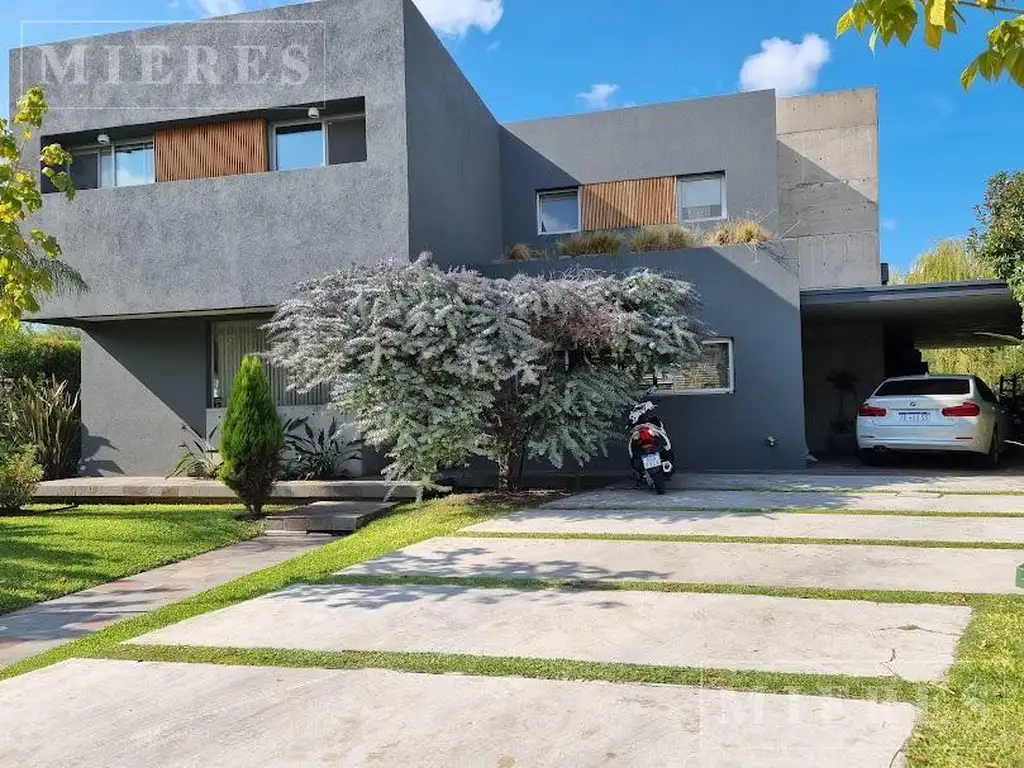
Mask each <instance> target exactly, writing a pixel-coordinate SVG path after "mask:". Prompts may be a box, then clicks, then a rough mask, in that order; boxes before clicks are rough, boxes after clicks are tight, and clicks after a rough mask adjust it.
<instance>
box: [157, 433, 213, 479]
mask: <svg viewBox="0 0 1024 768" xmlns="http://www.w3.org/2000/svg"><path fill="white" fill-rule="evenodd" d="M181 431H182V432H183V433H184V435H185V436H184V437H183V438H182V441H181V445H180V446H179V447H180V448H181V458H180V459H179V460H178V463H177V465H176V466H175V467H174V470H173V471H172V472H171V474H170V475H168V477H194V478H197V479H199V480H216V479H217V478H218V477H220V467H221V464H223V463H224V462H222V461H221V460H220V454H219V453H218V452H217V447H216V445H214V443H213V436H214V435H216V434H217V427H214V428H213V431H212V432H211V433H210V439H209V440H207V439H205V438H202V437H200V436H199V435H198V434H197V433H196V431H195V430H194V429H192V427H190V426H189V425H188V424H182V425H181Z"/></svg>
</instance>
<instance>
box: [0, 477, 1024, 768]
mask: <svg viewBox="0 0 1024 768" xmlns="http://www.w3.org/2000/svg"><path fill="white" fill-rule="evenodd" d="M683 480H684V483H683V484H684V486H685V490H680V491H673V492H670V493H669V494H667V495H666V496H663V497H657V496H654V495H653V494H649V493H645V492H635V491H629V490H626V491H623V490H605V491H599V492H594V493H587V494H581V495H578V496H573V497H569V498H566V499H562V500H560V501H558V502H556V503H553V504H550V505H547V506H545V507H542V508H538V509H526V510H522V511H520V512H517V513H516V514H513V515H510V516H509V517H507V518H504V519H500V520H493V521H490V522H487V523H483V524H480V525H477V526H475V527H474V528H472V529H470V530H465V531H462V532H460V534H459V535H456V536H450V537H446V538H440V539H433V540H430V541H427V542H423V543H420V544H417V545H415V546H410V547H407V548H405V549H402V550H399V551H397V552H394V553H391V554H389V555H386V556H384V557H381V558H379V559H377V560H374V561H371V562H368V563H364V564H362V565H360V566H357V567H354V568H351V569H348V570H346V571H343V572H341V573H339V574H338V578H337V579H336V581H337V582H338V583H329V584H316V585H312V584H310V585H302V584H298V585H293V586H292V587H289V588H287V589H284V590H281V591H279V592H276V593H273V594H270V595H266V596H263V597H260V598H257V599H255V600H251V601H248V602H245V603H241V604H238V605H235V606H232V607H229V608H226V609H224V610H220V611H216V612H213V613H208V614H204V615H201V616H198V617H195V618H193V619H190V620H187V621H184V622H181V623H179V624H176V625H172V626H170V627H167V628H165V629H162V630H159V631H157V632H154V633H151V634H149V635H145V636H143V637H140V638H136V639H135V640H134V641H132V644H133V645H134V646H136V647H140V648H142V647H152V646H154V645H160V646H202V647H205V648H211V647H212V648H218V647H220V648H226V649H227V648H236V649H237V648H240V649H246V648H255V649H258V648H280V649H291V650H292V651H301V652H309V653H310V654H313V653H324V652H326V653H332V652H349V653H360V654H364V656H363V657H362V658H371V657H373V655H374V654H378V655H379V659H378V660H377V661H376V662H373V661H368V662H367V663H368V664H369V665H370V666H382V667H387V666H388V665H389V664H390V663H392V662H389V661H388V659H391V660H394V659H396V658H399V657H401V655H402V654H426V655H428V656H423V657H421V658H433V657H435V656H434V655H436V658H445V657H444V656H441V655H445V654H448V655H454V657H458V658H461V659H469V660H471V661H473V663H474V664H477V665H478V666H477V668H478V671H479V673H480V674H479V676H467V675H456V674H412V673H408V672H400V671H394V670H389V669H364V670H348V671H344V670H326V669H315V668H312V669H289V668H278V667H266V666H213V665H205V664H177V663H174V664H168V663H157V662H144V663H136V662H124V661H111V660H74V661H70V662H65V663H63V664H59V665H57V666H55V667H51V668H48V669H45V670H42V671H39V672H35V673H32V674H29V675H25V676H22V677H19V678H15V679H13V680H10V681H8V682H5V683H3V684H0V721H2V722H3V723H4V728H3V735H2V737H0V765H3V766H6V765H12V766H13V765H28V764H31V765H33V766H57V765H68V766H71V765H105V766H135V765H139V764H146V765H148V766H151V767H152V768H165V767H167V766H184V765H218V766H236V765H237V766H328V765H353V766H363V765H374V766H396V767H397V766H409V765H416V766H498V767H499V768H514V767H517V766H565V765H578V766H598V765H601V766H604V765H612V766H614V765H619V766H634V765H643V766H700V767H701V768H704V767H706V766H745V767H750V768H769V767H771V768H776V767H777V768H782V767H783V766H786V767H789V766H794V765H843V766H845V767H847V768H859V767H861V766H863V767H864V768H868V767H870V768H889V766H893V765H900V764H901V761H902V758H901V753H900V748H901V745H902V744H903V742H904V741H905V740H906V739H907V738H908V736H909V735H910V733H911V730H912V728H913V725H914V722H915V720H916V719H917V717H918V716H919V712H918V711H917V709H916V708H915V706H913V705H912V704H909V703H898V702H889V703H876V702H874V701H868V700H861V699H858V698H835V697H829V696H793V695H782V694H765V693H757V692H752V691H750V690H743V689H744V688H747V689H749V688H750V687H751V686H752V685H753V686H754V687H756V686H757V685H759V684H761V683H759V682H758V681H759V680H762V682H763V679H762V678H758V677H757V676H758V675H763V674H789V675H797V676H806V675H819V674H825V675H839V676H843V677H837V678H835V680H840V681H841V680H848V681H850V683H851V684H853V683H856V682H857V681H859V680H864V679H865V678H868V679H870V680H873V681H876V682H875V684H879V683H878V682H877V681H880V680H881V681H885V680H891V681H893V682H894V683H895V682H898V681H940V680H942V679H943V677H944V675H945V674H946V672H947V670H948V669H949V667H950V665H951V664H952V663H953V659H954V653H955V649H956V645H957V642H958V641H959V638H960V636H961V634H962V633H963V631H964V628H965V627H966V625H967V622H968V621H969V620H970V613H971V612H970V609H969V608H967V607H963V606H959V605H934V604H916V603H915V602H914V600H913V596H911V597H910V598H909V601H908V600H907V599H903V600H902V601H898V602H891V601H887V602H872V601H871V600H870V599H867V598H869V597H870V596H871V595H872V594H876V593H874V592H873V593H870V594H869V593H865V598H863V599H860V598H858V595H857V593H856V592H855V591H854V592H850V593H844V594H840V593H823V594H822V596H820V597H815V598H813V599H807V598H808V596H807V595H804V596H801V597H796V596H793V597H790V596H787V595H786V594H785V593H780V594H774V593H769V592H768V590H772V589H779V588H783V589H785V588H794V589H804V590H807V589H812V588H818V587H828V588H832V589H842V590H883V591H894V590H909V591H924V590H927V591H938V592H968V593H970V592H974V593H985V594H987V593H1008V592H1012V591H1014V589H1015V587H1014V584H1013V580H1014V575H1015V573H1014V570H1015V565H1016V563H1018V562H1021V561H1022V560H1024V545H1022V546H1015V545H1017V544H1018V543H1020V542H1024V497H1018V496H1012V495H993V494H992V491H995V490H1002V491H1010V490H1016V488H1015V487H1011V485H1010V484H1009V481H1007V484H1005V485H1004V484H1000V483H996V484H992V483H985V482H981V481H979V480H976V479H974V478H971V477H966V476H965V477H958V476H947V477H944V478H941V481H930V480H929V481H925V480H923V479H921V478H917V477H905V476H904V477H890V476H877V475H876V476H869V475H864V474H860V475H857V476H856V477H854V478H846V477H841V476H827V475H822V474H813V475H803V476H800V475H790V476H780V475H773V476H768V475H763V476H762V475H736V476H723V475H720V476H697V477H689V478H683ZM936 512H938V513H941V514H939V515H935V514H925V513H936ZM1017 515H1020V517H1017ZM908 545H912V546H908ZM609 587H615V589H609ZM758 589H760V590H764V591H766V593H765V594H743V592H750V591H757V590H758ZM832 595H835V596H839V597H845V598H850V599H830V596H832ZM474 660H475V661H474ZM496 660H497V661H500V662H501V663H502V664H506V665H511V666H510V667H508V668H509V669H512V668H514V669H518V670H521V673H518V674H513V673H502V672H500V671H499V672H495V671H493V668H492V667H489V666H488V664H489V663H492V662H494V663H496ZM566 664H569V665H576V666H574V667H572V668H573V669H574V670H576V672H575V673H574V675H573V678H574V679H534V678H536V677H538V676H539V677H544V676H545V673H543V670H544V669H549V668H553V667H552V665H554V666H555V667H558V666H559V665H562V666H563V667H564V665H566ZM617 665H618V666H617ZM621 665H630V666H628V667H623V666H621ZM694 669H697V670H701V669H706V670H708V673H709V675H714V676H715V677H716V679H724V680H734V681H737V682H736V684H735V686H733V687H735V688H737V690H730V689H729V688H730V685H729V684H724V689H716V690H711V689H709V688H704V687H702V686H701V685H699V684H698V685H691V684H687V685H653V686H652V685H645V684H643V683H642V682H638V680H640V679H641V678H636V679H635V680H631V681H630V682H599V681H596V680H593V679H588V676H592V675H594V674H596V672H595V670H600V671H601V672H600V674H602V675H606V676H607V675H610V674H612V671H613V670H622V674H626V675H634V677H635V676H636V675H637V674H639V673H638V672H637V670H660V672H658V674H659V675H661V676H662V678H664V677H665V676H666V675H667V676H668V677H667V678H666V679H671V676H672V671H673V670H680V671H686V670H690V671H692V670H694ZM629 670H633V671H632V672H630V671H629ZM662 678H657V679H662ZM652 679H654V678H652ZM793 679H803V678H799V677H797V678H793ZM743 680H746V681H748V682H747V683H742V682H741V681H743ZM698 682H699V681H698ZM717 685H718V686H722V685H723V684H722V683H718V684H717Z"/></svg>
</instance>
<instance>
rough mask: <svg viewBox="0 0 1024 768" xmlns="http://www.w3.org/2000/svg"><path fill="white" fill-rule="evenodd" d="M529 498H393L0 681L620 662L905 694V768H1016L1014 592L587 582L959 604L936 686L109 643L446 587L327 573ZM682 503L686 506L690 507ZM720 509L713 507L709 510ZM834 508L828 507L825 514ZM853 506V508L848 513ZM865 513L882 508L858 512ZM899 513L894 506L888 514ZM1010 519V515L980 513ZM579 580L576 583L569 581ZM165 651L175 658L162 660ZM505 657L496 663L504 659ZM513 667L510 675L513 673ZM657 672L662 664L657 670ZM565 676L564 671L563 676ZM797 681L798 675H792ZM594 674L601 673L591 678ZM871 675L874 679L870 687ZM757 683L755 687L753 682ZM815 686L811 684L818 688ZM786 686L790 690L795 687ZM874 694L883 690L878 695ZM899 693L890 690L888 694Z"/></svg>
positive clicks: (709, 677) (11, 670) (733, 683)
mask: <svg viewBox="0 0 1024 768" xmlns="http://www.w3.org/2000/svg"><path fill="white" fill-rule="evenodd" d="M529 504H536V501H535V500H533V501H531V500H524V501H523V503H522V504H513V503H499V502H495V501H489V500H486V499H480V498H473V497H455V498H449V499H441V500H437V501H432V502H428V503H426V504H423V505H411V504H409V505H403V506H400V507H397V508H396V509H394V510H392V511H391V512H389V513H388V514H386V515H385V516H383V517H381V518H379V519H377V520H375V521H374V522H373V523H371V524H370V525H368V526H367V527H365V528H363V529H362V530H360V531H358V532H356V533H355V534H353V535H351V536H349V537H347V538H344V539H340V540H338V541H336V542H333V543H331V544H328V545H326V546H324V547H321V548H319V549H317V550H314V551H312V552H308V553H306V554H303V555H301V556H299V557H296V558H293V559H292V560H289V561H287V562H285V563H281V564H279V565H276V566H273V567H271V568H267V569H265V570H263V571H259V572H257V573H253V574H249V575H247V576H244V577H242V578H240V579H237V580H235V581H233V582H230V583H228V584H224V585H222V586H220V587H216V588H214V589H211V590H208V591H206V592H204V593H201V594H198V595H195V596H193V597H190V598H187V599H185V600H183V601H181V602H178V603H175V604H173V605H170V606H166V607H164V608H160V609H157V610H155V611H152V612H150V613H148V614H145V615H143V616H139V617H136V618H133V619H128V620H125V621H122V622H120V623H118V624H115V625H112V626H110V627H108V628H106V629H104V630H101V631H100V632H97V633H96V634H94V635H88V636H85V637H82V638H79V639H78V640H74V641H72V642H70V643H67V644H65V645H62V646H60V647H58V648H55V649H53V650H51V651H48V652H46V653H43V654H41V655H39V656H36V657H34V658H31V659H26V660H24V661H22V662H19V663H16V664H14V665H12V666H9V667H7V668H5V669H0V680H2V679H5V678H10V677H13V676H15V675H19V674H23V673H25V672H29V671H31V670H35V669H39V668H42V667H46V666H49V665H51V664H55V663H57V662H60V661H64V660H65V659H70V658H137V659H139V660H146V659H145V658H144V657H146V655H147V654H152V655H153V656H152V658H153V659H156V658H163V659H164V660H168V661H170V660H177V661H186V662H197V663H200V662H201V663H222V664H257V665H267V664H270V665H283V666H295V665H298V664H299V662H303V663H304V665H306V666H330V665H332V664H334V665H342V664H343V663H344V664H345V665H347V666H348V667H355V666H369V665H371V662H372V664H373V665H381V666H384V665H385V664H386V665H387V666H388V668H395V669H406V670H407V671H420V672H440V671H456V670H454V669H453V668H452V667H454V666H456V665H458V666H459V667H460V669H459V670H457V671H461V672H463V673H466V674H519V675H529V674H530V673H531V671H532V676H535V677H539V676H542V672H543V673H545V674H546V675H549V676H558V677H563V676H566V677H567V679H586V678H587V676H588V675H599V674H605V675H609V678H608V679H612V680H619V679H620V677H619V676H620V675H624V674H626V672H625V671H624V669H623V668H628V669H630V672H629V674H632V675H633V676H634V677H635V678H636V681H638V682H656V681H657V680H655V679H650V680H643V679H641V678H642V676H643V675H653V676H661V678H662V680H666V679H668V678H667V677H666V676H667V675H672V674H678V675H680V677H677V678H676V682H678V683H682V682H684V681H686V679H685V675H686V674H694V673H696V674H698V675H699V677H698V679H696V680H690V681H689V682H692V684H695V685H702V684H703V685H717V686H719V687H723V688H735V689H739V690H763V689H764V687H765V686H773V687H774V690H775V692H783V691H785V690H787V687H786V686H787V685H800V686H802V690H801V691H800V692H804V693H811V692H813V691H815V690H816V691H817V693H819V694H821V695H833V696H840V695H844V693H845V695H847V696H850V695H853V694H854V693H857V694H858V695H859V696H861V697H865V698H871V697H874V696H881V695H890V696H896V697H897V698H900V699H901V700H908V701H909V700H913V701H916V702H917V703H918V705H919V706H921V707H922V709H923V712H924V714H923V717H922V719H921V721H920V723H919V724H918V726H917V728H916V729H915V731H914V735H913V737H912V738H911V739H910V741H909V742H908V745H907V764H908V765H909V766H911V768H925V767H926V766H927V768H965V766H999V767H1000V768H1018V767H1020V766H1024V760H1022V756H1024V728H1021V723H1022V722H1024V597H1022V596H1016V595H951V594H943V593H923V592H886V591H866V590H828V589H807V588H782V587H755V586H738V585H709V584H666V583H658V582H599V583H597V585H590V584H588V585H586V586H587V588H596V589H623V588H632V589H648V590H651V591H656V590H670V591H692V592H723V593H736V594H767V595H776V596H780V597H808V598H825V599H847V600H874V601H877V602H911V603H928V602H930V603H935V604H943V605H968V606H970V607H971V608H973V609H974V612H973V616H972V619H971V621H970V623H969V625H968V627H967V630H966V632H965V634H964V636H963V637H962V639H961V641H960V644H959V646H958V648H957V654H956V661H955V663H954V665H953V667H952V669H951V670H950V673H949V675H948V676H947V680H946V682H945V683H943V684H939V685H935V684H912V683H908V682H907V681H900V680H898V679H889V678H884V679H878V678H867V679H865V678H846V677H842V676H839V677H840V678H841V679H835V678H832V677H828V676H825V677H818V676H808V675H789V674H783V673H767V672H739V671H732V670H729V671H724V672H722V673H721V676H718V675H719V673H718V671H714V670H711V671H709V670H692V669H691V670H682V671H679V672H676V671H674V670H675V668H645V667H640V668H630V665H595V664H590V663H585V662H561V661H543V660H533V659H511V660H502V659H498V660H496V659H486V658H480V657H452V656H447V655H443V654H438V655H435V654H380V653H376V654H374V653H371V654H361V655H360V656H359V657H357V656H355V655H353V654H351V653H342V654H339V655H332V654H324V653H318V652H304V651H280V650H275V649H271V650H236V649H206V648H189V647H173V648H169V649H168V648H164V649H161V648H160V647H154V646H132V645H119V643H122V642H123V641H125V640H130V639H132V638H135V637H138V636H140V635H143V634H145V633H147V632H151V631H154V630H157V629H161V628H163V627H166V626H169V625H171V624H174V623H177V622H179V621H182V620H184V619H187V618H191V617H193V616H198V615H200V614H204V613H207V612H209V611H213V610H217V609H220V608H225V607H228V606H230V605H234V604H236V603H240V602H243V601H245V600H249V599H251V598H254V597H259V596H260V595H264V594H267V593H269V592H272V591H275V590H278V589H281V588H283V587H286V586H288V585H290V584H294V583H298V582H317V581H323V580H328V581H338V582H342V580H351V581H350V583H363V584H373V583H381V584H384V583H391V584H394V583H456V580H454V579H453V580H447V579H443V580H442V579H433V578H429V577H413V578H412V579H410V580H408V581H404V580H403V581H395V580H394V579H400V578H402V577H388V576H356V575H350V576H333V575H332V574H334V573H336V572H337V571H340V570H342V569H344V568H347V567H350V566H353V565H356V564H358V563H361V562H364V561H366V560H370V559H373V558H376V557H380V556H382V555H385V554H387V553H389V552H392V551H394V550H396V549H400V548H402V547H405V546H409V545H411V544H415V543H418V542H421V541H424V540H426V539H430V538H434V537H437V536H448V535H451V534H453V533H455V532H456V531H458V530H459V529H460V528H463V527H465V526H468V525H473V524H474V523H479V522H483V521H485V520H488V519H491V518H493V517H495V516H497V515H500V514H504V513H508V512H510V511H512V510H514V509H516V508H520V507H522V506H526V505H529ZM690 511H692V510H690ZM716 511H721V510H716ZM827 511H829V512H834V511H836V510H827ZM854 513H856V512H854ZM865 514H886V513H884V512H875V511H866V512H865ZM897 514H902V513H897ZM939 516H944V517H965V516H968V515H963V514H948V513H939ZM989 516H992V517H1013V516H1015V515H989ZM458 582H461V583H465V584H467V585H472V586H485V585H493V586H514V587H517V588H530V587H531V586H532V587H534V588H536V587H538V586H540V585H541V584H544V585H546V586H547V587H548V588H551V587H555V586H558V587H563V588H564V587H566V586H569V585H570V584H569V583H568V582H557V581H547V582H540V581H532V580H521V581H517V580H507V579H506V580H501V579H475V578H471V579H459V580H458ZM577 588H579V587H578V583H577ZM172 656H173V657H174V658H173V659H172ZM502 665H504V666H502ZM517 667H518V671H513V670H514V669H516V668H517ZM658 669H664V672H656V671H655V670H658ZM570 676H571V677H570ZM797 678H799V680H798V679H797ZM594 679H602V678H594ZM875 681H878V682H879V683H880V685H878V686H876V685H875ZM758 686H760V687H761V688H759V687H758ZM814 686H819V687H818V688H817V689H815V688H814ZM794 692H796V691H794ZM884 692H889V693H888V694H885V693H884ZM893 692H898V693H893Z"/></svg>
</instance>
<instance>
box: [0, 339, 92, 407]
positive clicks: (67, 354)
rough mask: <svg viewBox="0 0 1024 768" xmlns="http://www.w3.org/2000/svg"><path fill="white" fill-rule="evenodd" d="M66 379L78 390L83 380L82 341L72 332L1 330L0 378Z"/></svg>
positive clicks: (69, 384)
mask: <svg viewBox="0 0 1024 768" xmlns="http://www.w3.org/2000/svg"><path fill="white" fill-rule="evenodd" d="M51 377H53V378H56V379H57V380H58V381H66V382H67V383H68V389H69V390H70V391H72V392H77V391H78V390H79V389H80V387H81V383H82V345H81V342H80V341H79V339H78V338H77V337H75V336H74V335H72V334H71V333H70V332H60V331H56V330H54V331H43V332H33V331H28V330H26V329H25V328H24V327H20V328H14V329H10V330H8V329H4V330H0V379H8V380H11V381H21V380H22V379H25V378H28V379H32V380H33V381H45V380H47V379H50V378H51Z"/></svg>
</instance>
